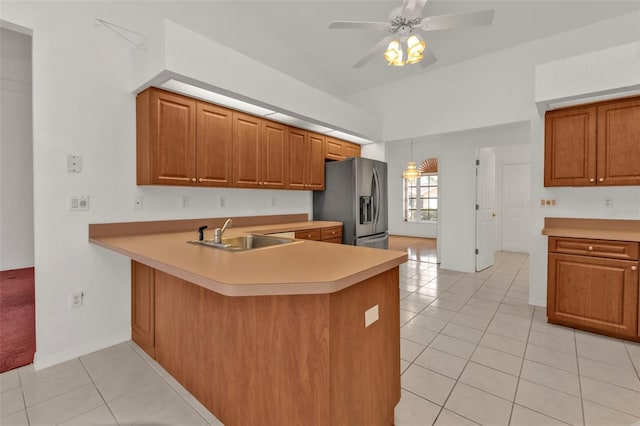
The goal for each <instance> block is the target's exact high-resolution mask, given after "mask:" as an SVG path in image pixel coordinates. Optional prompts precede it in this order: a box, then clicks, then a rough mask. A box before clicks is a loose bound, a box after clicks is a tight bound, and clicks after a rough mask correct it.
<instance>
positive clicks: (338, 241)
mask: <svg viewBox="0 0 640 426" xmlns="http://www.w3.org/2000/svg"><path fill="white" fill-rule="evenodd" d="M322 242H323V243H334V244H342V237H337V238H327V239H326V240H322Z"/></svg>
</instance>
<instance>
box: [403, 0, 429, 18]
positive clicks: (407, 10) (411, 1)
mask: <svg viewBox="0 0 640 426" xmlns="http://www.w3.org/2000/svg"><path fill="white" fill-rule="evenodd" d="M425 4H427V0H405V3H404V6H403V7H402V12H401V13H400V15H402V16H404V17H405V18H409V19H411V18H417V17H418V16H420V14H422V9H424V5H425Z"/></svg>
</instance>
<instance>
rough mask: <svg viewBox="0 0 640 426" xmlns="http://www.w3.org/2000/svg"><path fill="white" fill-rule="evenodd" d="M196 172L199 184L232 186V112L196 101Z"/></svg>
mask: <svg viewBox="0 0 640 426" xmlns="http://www.w3.org/2000/svg"><path fill="white" fill-rule="evenodd" d="M197 108H198V114H197V125H196V174H197V177H198V182H197V183H198V185H200V186H231V184H232V183H233V182H232V176H233V174H232V171H233V168H232V166H233V163H232V161H233V139H232V134H233V133H232V131H233V123H232V112H231V110H228V109H226V108H222V107H218V106H216V105H211V104H205V103H202V102H198V106H197Z"/></svg>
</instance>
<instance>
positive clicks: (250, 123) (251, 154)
mask: <svg viewBox="0 0 640 426" xmlns="http://www.w3.org/2000/svg"><path fill="white" fill-rule="evenodd" d="M261 125H262V120H261V119H260V118H258V117H254V116H253V115H249V114H243V113H240V112H234V113H233V152H234V155H233V186H235V187H237V188H260V186H261V174H260V172H261V148H262V131H261Z"/></svg>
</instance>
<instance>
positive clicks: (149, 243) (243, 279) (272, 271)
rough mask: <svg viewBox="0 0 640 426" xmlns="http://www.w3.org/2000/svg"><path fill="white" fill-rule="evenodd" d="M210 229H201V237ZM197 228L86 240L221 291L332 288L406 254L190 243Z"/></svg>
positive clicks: (251, 229) (301, 225) (266, 229)
mask: <svg viewBox="0 0 640 426" xmlns="http://www.w3.org/2000/svg"><path fill="white" fill-rule="evenodd" d="M341 225H342V224H341V223H340V222H318V221H315V222H313V221H311V222H294V223H286V224H275V225H274V224H271V225H253V226H246V227H234V228H229V229H227V231H226V232H225V234H224V236H225V237H232V236H237V235H242V234H246V233H261V234H267V233H275V232H285V231H296V230H302V229H313V228H321V227H329V226H341ZM210 238H212V230H211V229H207V230H206V231H205V239H210ZM195 239H197V232H195V230H194V231H189V232H184V231H180V232H163V233H157V234H154V233H146V234H139V235H135V234H134V235H114V236H90V238H89V241H90V242H91V243H93V244H96V245H99V246H101V247H104V248H107V249H109V250H113V251H115V252H117V253H120V254H123V255H125V256H127V257H130V258H131V259H133V260H135V261H137V262H140V263H143V264H145V265H148V266H151V267H153V268H155V269H158V270H160V271H163V272H166V273H168V274H171V275H174V276H176V277H178V278H182V279H184V280H186V281H189V282H192V283H195V284H198V285H200V286H202V287H205V288H207V289H209V290H212V291H215V292H217V293H220V294H224V295H226V296H259V295H283V294H322V293H333V292H336V291H340V290H342V289H344V288H347V287H349V286H351V285H353V284H356V283H358V282H360V281H363V280H365V279H367V278H370V277H373V276H375V275H377V274H379V273H381V272H384V271H386V270H389V269H391V268H393V267H396V266H398V265H400V264H402V263H404V262H406V260H407V254H406V253H404V252H399V251H392V250H380V249H372V248H367V247H355V246H350V245H342V244H331V243H323V242H319V241H307V240H295V242H293V243H291V244H285V245H280V246H272V247H265V248H260V249H255V250H249V251H243V252H228V251H224V250H220V249H217V248H213V247H207V246H202V245H198V244H189V243H187V241H190V240H195Z"/></svg>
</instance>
